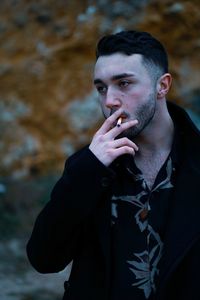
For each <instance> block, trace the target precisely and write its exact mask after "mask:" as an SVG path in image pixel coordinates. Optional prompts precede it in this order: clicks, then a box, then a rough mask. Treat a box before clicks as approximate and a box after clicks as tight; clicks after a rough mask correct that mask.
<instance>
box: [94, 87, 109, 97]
mask: <svg viewBox="0 0 200 300" xmlns="http://www.w3.org/2000/svg"><path fill="white" fill-rule="evenodd" d="M96 89H97V91H98V93H99V94H101V95H104V94H105V93H106V91H107V87H106V86H105V85H97V86H96Z"/></svg>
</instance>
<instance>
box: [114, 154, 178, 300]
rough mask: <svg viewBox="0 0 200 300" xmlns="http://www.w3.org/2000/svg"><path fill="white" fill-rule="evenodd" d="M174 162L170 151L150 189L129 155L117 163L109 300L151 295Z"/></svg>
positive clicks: (150, 299) (162, 236)
mask: <svg viewBox="0 0 200 300" xmlns="http://www.w3.org/2000/svg"><path fill="white" fill-rule="evenodd" d="M175 166H176V162H175V159H173V155H172V153H171V154H170V155H169V157H168V158H167V160H166V161H165V163H164V164H163V166H162V167H161V169H160V171H159V173H158V175H157V177H156V180H155V182H154V185H153V187H152V189H151V190H150V189H149V188H148V186H147V184H146V182H145V179H144V178H143V175H142V173H141V171H140V170H139V169H138V168H137V166H136V165H135V163H134V160H133V159H131V157H130V156H128V155H127V156H125V157H123V164H118V167H116V172H117V174H118V176H117V180H116V184H115V186H114V189H113V195H112V198H111V212H112V221H111V226H112V231H111V232H112V290H111V295H112V297H111V299H112V300H122V299H126V300H129V299H131V300H133V299H134V300H146V299H148V300H152V299H153V295H154V293H155V291H156V280H157V278H158V275H159V264H160V260H161V258H162V250H163V241H164V235H165V229H166V222H167V219H168V218H167V216H168V213H169V207H170V198H171V197H170V195H171V193H172V192H173V187H174V180H175V169H176V168H175ZM117 169H118V170H117Z"/></svg>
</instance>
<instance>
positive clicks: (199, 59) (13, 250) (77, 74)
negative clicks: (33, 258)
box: [0, 0, 200, 300]
mask: <svg viewBox="0 0 200 300" xmlns="http://www.w3.org/2000/svg"><path fill="white" fill-rule="evenodd" d="M122 29H138V30H144V31H149V32H150V33H152V34H153V35H155V36H156V37H157V38H158V39H160V40H161V42H163V43H164V45H165V47H166V49H167V51H168V53H169V59H170V72H171V73H172V75H173V78H174V81H173V88H172V90H171V92H170V95H169V99H171V100H172V101H174V102H176V103H179V104H181V105H182V106H184V107H185V108H186V109H187V110H188V112H189V113H190V115H191V117H192V118H193V120H194V121H195V123H196V124H197V126H198V127H200V100H199V99H200V34H199V32H200V2H199V0H192V1H184V0H181V1H177V2H176V1H171V0H162V1H159V0H149V1H148V0H138V1H136V0H135V1H133V0H132V1H115V0H113V1H111V0H110V1H108V0H97V1H92V0H91V1H90V0H69V1H67V0H54V1H53V0H40V1H33V0H29V1H28V0H1V1H0V161H1V163H0V299H1V300H47V299H48V300H57V299H61V295H62V293H63V281H64V278H65V277H66V276H67V274H68V270H67V269H66V270H64V271H63V272H61V273H59V274H55V275H40V274H38V273H37V272H36V271H34V270H33V269H32V268H31V266H30V265H29V263H28V261H27V259H26V255H25V245H26V242H27V239H28V237H29V235H30V232H31V229H32V226H33V222H34V219H35V217H36V215H37V214H38V212H39V210H40V209H41V207H42V206H44V204H45V203H46V202H47V201H48V199H49V193H50V190H51V188H52V186H53V184H54V183H55V181H56V180H57V179H58V177H59V176H60V174H61V172H62V170H63V166H64V161H65V159H66V158H67V157H68V156H69V155H71V154H72V153H73V152H74V151H75V150H77V149H79V148H80V147H82V146H83V145H85V144H87V143H88V142H89V141H90V139H91V136H92V134H93V133H94V132H95V130H96V128H97V127H98V126H99V124H100V123H101V122H102V117H101V111H100V109H99V106H98V101H97V97H96V93H95V91H94V89H93V86H92V71H93V66H94V59H95V56H94V51H95V45H96V42H97V40H98V39H99V38H100V37H101V36H102V35H104V34H107V33H112V32H116V31H120V30H122Z"/></svg>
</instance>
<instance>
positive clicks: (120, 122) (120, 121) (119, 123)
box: [117, 117, 122, 127]
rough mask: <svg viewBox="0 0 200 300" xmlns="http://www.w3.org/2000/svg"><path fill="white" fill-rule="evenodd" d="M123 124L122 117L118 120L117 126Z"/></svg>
mask: <svg viewBox="0 0 200 300" xmlns="http://www.w3.org/2000/svg"><path fill="white" fill-rule="evenodd" d="M121 124H122V117H120V118H119V119H118V121H117V127H119V126H120V125H121Z"/></svg>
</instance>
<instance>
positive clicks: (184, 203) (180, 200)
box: [157, 165, 200, 299]
mask: <svg viewBox="0 0 200 300" xmlns="http://www.w3.org/2000/svg"><path fill="white" fill-rule="evenodd" d="M199 178H200V172H199V169H198V166H193V167H192V166H191V165H190V166H187V167H185V168H182V170H181V175H180V176H179V178H178V179H177V185H176V190H175V192H174V195H173V199H172V206H171V212H170V216H169V221H168V224H167V232H166V236H165V240H164V253H163V257H162V265H161V267H160V279H159V284H158V289H157V291H158V299H162V297H161V291H162V292H163V290H164V286H165V284H166V283H167V280H168V279H169V277H170V275H171V274H172V272H173V271H174V270H175V269H176V267H177V265H178V264H179V263H180V261H181V260H182V259H183V257H184V256H185V255H186V253H187V252H188V251H189V249H191V247H192V245H193V244H194V243H195V241H196V240H197V238H200V218H199V211H200V197H199V185H200V182H199Z"/></svg>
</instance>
